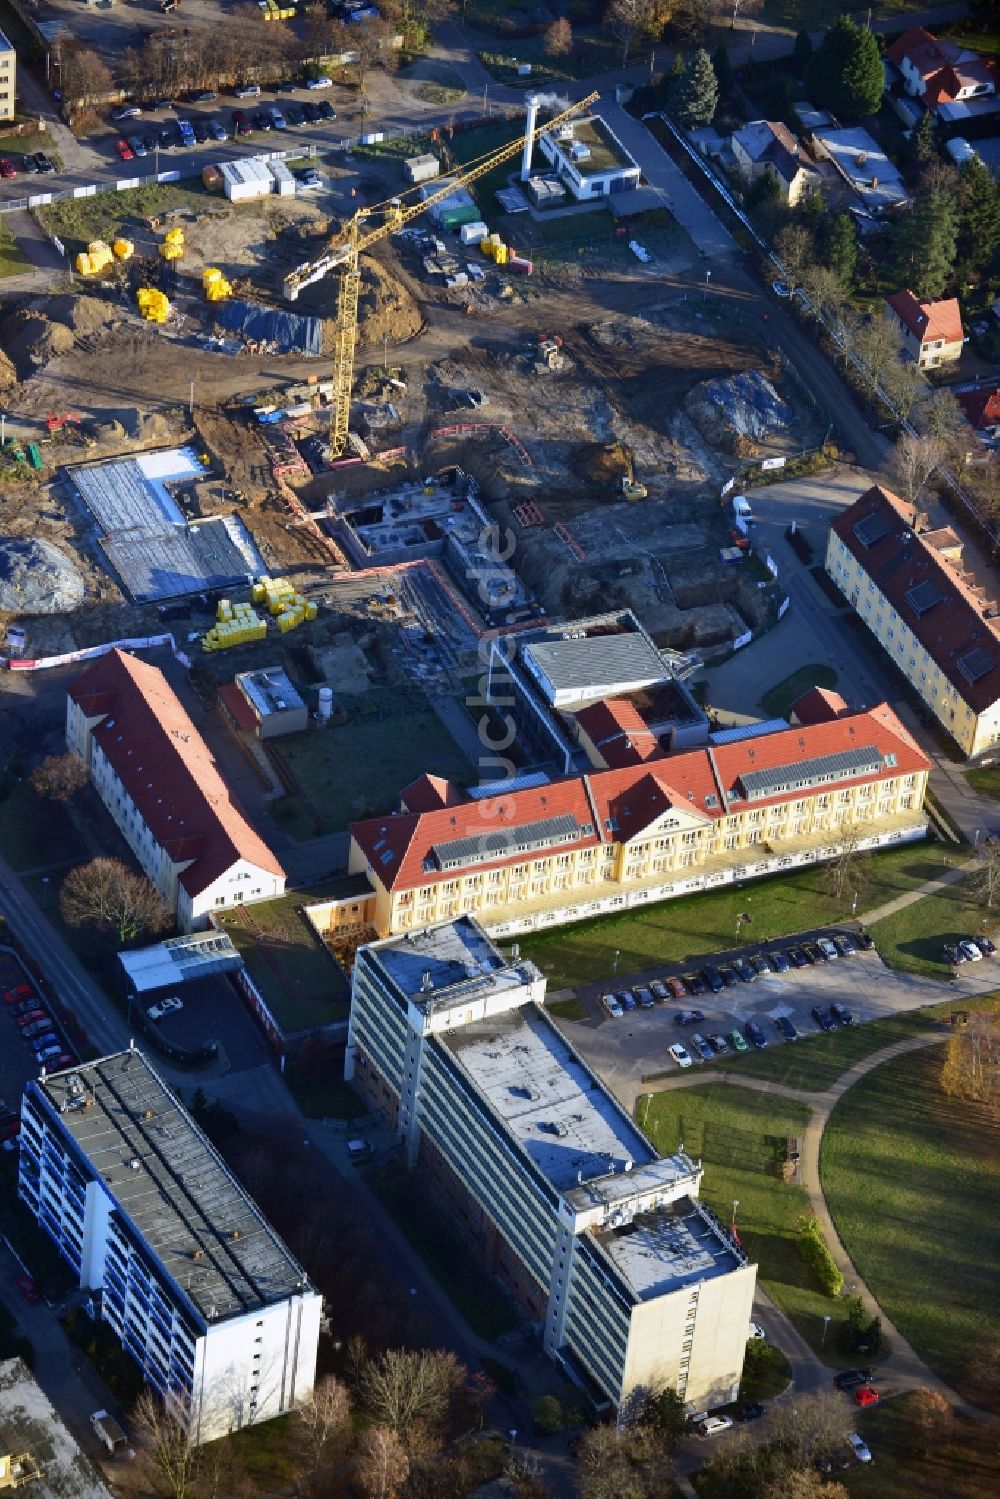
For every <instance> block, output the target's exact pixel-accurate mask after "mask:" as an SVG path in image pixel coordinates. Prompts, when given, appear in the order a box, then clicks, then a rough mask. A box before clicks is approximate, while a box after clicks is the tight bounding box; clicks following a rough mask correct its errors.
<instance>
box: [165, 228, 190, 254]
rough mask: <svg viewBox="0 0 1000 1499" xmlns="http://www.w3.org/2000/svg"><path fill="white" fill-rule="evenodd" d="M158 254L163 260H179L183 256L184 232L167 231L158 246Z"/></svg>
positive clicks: (177, 229)
mask: <svg viewBox="0 0 1000 1499" xmlns="http://www.w3.org/2000/svg"><path fill="white" fill-rule="evenodd" d="M160 254H161V255H162V256H163V258H164V260H180V258H181V256H182V255H183V254H184V230H183V229H180V228H176V229H168V230H167V232H166V234H165V235H164V237H163V244H162V245H161V246H160Z"/></svg>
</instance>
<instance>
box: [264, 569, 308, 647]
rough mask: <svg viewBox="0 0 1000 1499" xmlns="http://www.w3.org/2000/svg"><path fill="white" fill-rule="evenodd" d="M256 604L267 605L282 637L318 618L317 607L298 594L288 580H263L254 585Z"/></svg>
mask: <svg viewBox="0 0 1000 1499" xmlns="http://www.w3.org/2000/svg"><path fill="white" fill-rule="evenodd" d="M253 600H254V603H255V604H266V605H267V609H268V613H269V614H270V615H271V617H272V618H273V619H274V621H275V623H276V624H277V626H278V629H279V630H280V632H281V634H282V635H287V633H288V631H289V630H297V629H298V627H299V625H301V624H303V623H304V622H305V621H306V620H307V619H308V620H312V619H315V618H316V605H315V604H313V603H310V602H309V601H308V600H307V599H305V598H303V596H302V594H301V593H296V591H295V589H294V588H293V586H292V584H291V583H289V582H288V580H287V578H261V579H260V581H259V582H257V583H255V584H254V585H253Z"/></svg>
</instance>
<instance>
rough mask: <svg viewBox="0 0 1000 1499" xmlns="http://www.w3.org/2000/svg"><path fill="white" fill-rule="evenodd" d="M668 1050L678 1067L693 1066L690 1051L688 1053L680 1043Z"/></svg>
mask: <svg viewBox="0 0 1000 1499" xmlns="http://www.w3.org/2000/svg"><path fill="white" fill-rule="evenodd" d="M668 1050H669V1052H670V1055H671V1056H672V1057H673V1059H674V1061H675V1062H676V1063H677V1065H678V1067H690V1066H691V1058H690V1056H689V1055H688V1051H687V1048H686V1047H685V1046H681V1045H680V1043H679V1042H678V1043H675V1044H674V1045H673V1046H671V1047H669V1048H668Z"/></svg>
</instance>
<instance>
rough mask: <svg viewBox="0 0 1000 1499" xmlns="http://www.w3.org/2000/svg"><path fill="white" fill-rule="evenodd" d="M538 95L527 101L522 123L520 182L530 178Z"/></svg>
mask: <svg viewBox="0 0 1000 1499" xmlns="http://www.w3.org/2000/svg"><path fill="white" fill-rule="evenodd" d="M539 102H540V100H539V96H538V94H531V95H530V97H529V99H528V117H527V119H526V120H525V122H524V155H523V156H522V157H521V181H522V182H527V180H528V178H529V177H530V176H531V152H532V147H533V146H534V140H533V136H534V134H535V126H536V124H537V121H538V105H539Z"/></svg>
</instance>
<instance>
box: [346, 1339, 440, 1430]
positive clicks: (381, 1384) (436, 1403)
mask: <svg viewBox="0 0 1000 1499" xmlns="http://www.w3.org/2000/svg"><path fill="white" fill-rule="evenodd" d="M464 1383H465V1370H464V1369H463V1367H462V1365H461V1364H460V1363H459V1361H458V1359H457V1358H456V1357H455V1355H454V1354H453V1353H448V1352H445V1351H443V1350H442V1349H426V1348H425V1349H420V1350H419V1351H414V1350H411V1349H408V1348H389V1349H387V1350H386V1352H385V1353H382V1354H380V1355H379V1357H378V1358H374V1359H369V1360H368V1361H367V1363H366V1364H365V1365H364V1367H363V1369H362V1371H361V1379H360V1391H361V1397H362V1399H363V1400H364V1402H365V1405H366V1406H367V1408H368V1410H369V1412H370V1413H371V1415H373V1416H374V1417H375V1419H376V1421H379V1422H381V1423H382V1424H383V1425H385V1426H388V1427H391V1428H392V1430H393V1431H405V1430H406V1428H407V1427H409V1426H410V1425H412V1424H413V1423H414V1422H416V1421H422V1422H423V1423H424V1424H425V1425H426V1426H427V1427H429V1428H431V1429H432V1430H433V1429H434V1428H435V1427H439V1426H440V1425H441V1424H442V1422H443V1421H444V1418H445V1416H446V1415H447V1412H448V1405H449V1403H450V1401H451V1399H452V1397H453V1396H454V1395H455V1394H456V1393H457V1392H458V1391H459V1390H460V1389H461V1387H462V1386H463V1384H464Z"/></svg>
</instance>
